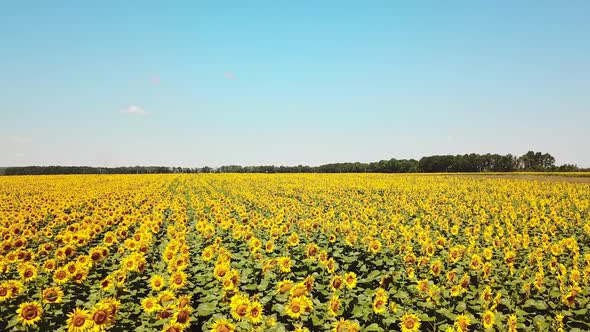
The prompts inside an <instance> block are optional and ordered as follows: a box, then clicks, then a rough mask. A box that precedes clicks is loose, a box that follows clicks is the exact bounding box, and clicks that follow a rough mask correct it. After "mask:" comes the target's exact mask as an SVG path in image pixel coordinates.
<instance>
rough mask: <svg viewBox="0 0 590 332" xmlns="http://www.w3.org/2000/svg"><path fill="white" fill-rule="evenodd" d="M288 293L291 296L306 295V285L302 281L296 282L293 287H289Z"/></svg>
mask: <svg viewBox="0 0 590 332" xmlns="http://www.w3.org/2000/svg"><path fill="white" fill-rule="evenodd" d="M290 294H291V296H292V297H300V296H304V295H307V286H305V284H304V283H303V282H298V283H296V284H295V285H294V286H293V287H291V290H290Z"/></svg>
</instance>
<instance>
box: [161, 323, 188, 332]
mask: <svg viewBox="0 0 590 332" xmlns="http://www.w3.org/2000/svg"><path fill="white" fill-rule="evenodd" d="M184 329H185V327H184V326H183V325H182V324H180V323H168V324H166V325H164V327H163V328H162V332H182V331H184Z"/></svg>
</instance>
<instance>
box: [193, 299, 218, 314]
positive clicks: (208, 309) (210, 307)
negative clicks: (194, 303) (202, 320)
mask: <svg viewBox="0 0 590 332" xmlns="http://www.w3.org/2000/svg"><path fill="white" fill-rule="evenodd" d="M216 309H217V302H206V303H201V304H199V306H198V307H197V315H199V316H210V315H211V314H213V313H214V312H215V310H216Z"/></svg>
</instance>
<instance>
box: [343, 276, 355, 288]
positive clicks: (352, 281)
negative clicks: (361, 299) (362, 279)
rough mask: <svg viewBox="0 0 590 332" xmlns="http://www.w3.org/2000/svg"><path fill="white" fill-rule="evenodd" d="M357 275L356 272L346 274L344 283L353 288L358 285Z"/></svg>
mask: <svg viewBox="0 0 590 332" xmlns="http://www.w3.org/2000/svg"><path fill="white" fill-rule="evenodd" d="M356 282H357V277H356V273H354V272H348V273H346V274H345V275H344V283H345V284H346V287H347V288H348V289H353V288H354V287H355V286H356Z"/></svg>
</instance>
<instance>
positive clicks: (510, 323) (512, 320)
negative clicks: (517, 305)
mask: <svg viewBox="0 0 590 332" xmlns="http://www.w3.org/2000/svg"><path fill="white" fill-rule="evenodd" d="M516 324H517V320H516V315H515V314H512V315H510V316H508V320H507V321H506V330H507V331H508V332H516Z"/></svg>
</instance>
